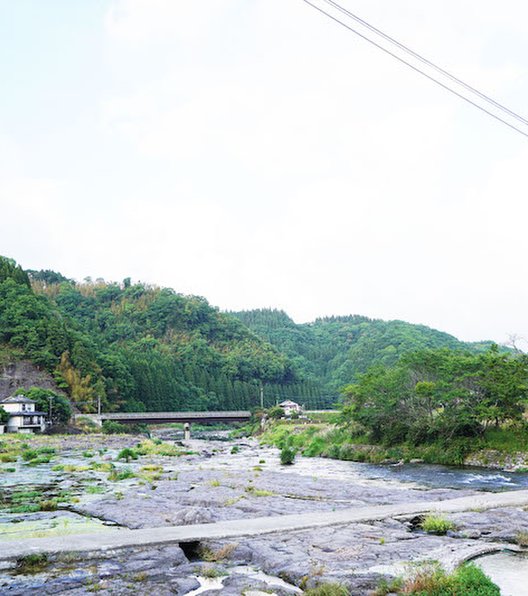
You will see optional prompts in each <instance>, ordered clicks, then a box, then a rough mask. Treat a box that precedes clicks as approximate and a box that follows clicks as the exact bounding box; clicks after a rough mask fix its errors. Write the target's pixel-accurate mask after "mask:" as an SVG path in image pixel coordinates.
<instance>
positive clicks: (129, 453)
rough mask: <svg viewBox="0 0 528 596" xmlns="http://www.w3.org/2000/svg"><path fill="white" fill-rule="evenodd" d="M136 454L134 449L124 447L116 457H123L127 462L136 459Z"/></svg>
mask: <svg viewBox="0 0 528 596" xmlns="http://www.w3.org/2000/svg"><path fill="white" fill-rule="evenodd" d="M137 458H138V454H137V453H136V452H135V451H134V449H130V448H128V447H125V449H121V451H120V452H119V454H118V456H117V459H124V460H126V462H127V463H128V462H129V461H130V460H131V459H137Z"/></svg>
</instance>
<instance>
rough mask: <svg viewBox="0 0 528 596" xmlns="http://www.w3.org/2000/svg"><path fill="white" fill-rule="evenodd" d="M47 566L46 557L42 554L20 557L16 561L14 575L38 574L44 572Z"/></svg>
mask: <svg viewBox="0 0 528 596" xmlns="http://www.w3.org/2000/svg"><path fill="white" fill-rule="evenodd" d="M47 566H48V555H46V554H44V553H42V554H34V555H26V556H25V557H20V558H19V559H17V562H16V567H15V570H16V573H19V574H21V575H31V574H34V573H40V572H41V571H44V569H46V567H47Z"/></svg>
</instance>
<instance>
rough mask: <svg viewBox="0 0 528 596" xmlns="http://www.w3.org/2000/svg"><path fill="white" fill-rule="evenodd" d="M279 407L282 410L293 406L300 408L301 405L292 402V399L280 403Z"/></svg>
mask: <svg viewBox="0 0 528 596" xmlns="http://www.w3.org/2000/svg"><path fill="white" fill-rule="evenodd" d="M279 406H280V407H281V408H286V407H292V406H297V407H299V404H298V403H296V402H294V401H292V400H291V399H287V400H285V401H283V402H282V403H280V404H279Z"/></svg>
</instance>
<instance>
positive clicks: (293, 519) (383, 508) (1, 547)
mask: <svg viewBox="0 0 528 596" xmlns="http://www.w3.org/2000/svg"><path fill="white" fill-rule="evenodd" d="M527 505H528V490H519V491H507V492H503V493H482V494H478V495H472V496H470V497H458V498H455V499H446V500H444V501H419V502H414V503H398V504H394V505H367V506H361V507H354V508H350V509H342V510H340V511H325V512H320V511H318V512H316V513H297V514H291V515H278V516H272V517H257V518H252V519H251V518H250V519H231V520H227V521H219V522H214V523H208V524H196V525H189V526H162V527H157V528H144V529H139V530H128V529H119V530H118V529H111V528H108V529H107V530H104V531H100V532H96V533H95V534H67V535H64V536H56V537H52V538H50V537H47V538H27V539H23V540H16V541H15V540H13V541H11V540H0V561H3V560H6V559H14V558H17V557H23V556H27V555H30V554H36V553H49V554H59V553H65V552H66V553H72V552H77V553H87V554H88V553H90V552H97V551H101V550H102V551H104V550H109V549H119V548H130V547H148V546H162V545H167V544H182V543H183V544H184V543H189V542H200V541H203V540H211V539H215V540H222V539H229V538H240V537H243V536H261V535H264V534H272V533H283V532H293V531H298V530H308V529H312V528H320V527H325V526H339V525H342V524H351V523H368V522H373V521H379V520H383V519H388V518H393V517H398V516H409V515H421V514H425V513H431V512H435V513H454V512H457V511H472V510H486V509H494V508H496V507H526V506H527ZM497 544H498V543H497ZM485 546H486V548H488V549H489V544H487V545H485ZM479 548H481V546H479V545H477V551H474V552H473V551H472V553H471V556H476V555H477V554H483V552H481V551H479V550H478V549H479ZM501 548H503V545H500V544H499V545H498V548H497V550H501Z"/></svg>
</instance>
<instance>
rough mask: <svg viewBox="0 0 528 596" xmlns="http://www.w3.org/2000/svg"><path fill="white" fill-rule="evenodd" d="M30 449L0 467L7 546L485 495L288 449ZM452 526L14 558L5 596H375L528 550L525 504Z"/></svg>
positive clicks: (403, 525)
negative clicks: (295, 456)
mask: <svg viewBox="0 0 528 596" xmlns="http://www.w3.org/2000/svg"><path fill="white" fill-rule="evenodd" d="M138 441H139V442H140V443H141V444H140V445H138ZM39 448H41V449H43V450H44V451H45V450H46V449H47V451H48V455H49V461H41V462H40V463H37V464H33V465H30V464H31V461H35V460H27V458H26V460H24V458H23V457H24V456H23V454H24V453H25V452H26V451H27V450H29V449H32V450H33V451H38V449H39ZM24 449H25V450H26V451H24ZM124 449H125V450H127V449H128V450H129V451H128V453H127V451H125V452H123V450H124ZM5 450H6V447H5V446H4V451H5ZM53 450H54V451H53ZM19 451H20V455H18V456H17V457H16V459H15V461H7V462H4V463H3V464H1V467H2V469H3V473H1V474H0V489H1V491H2V511H1V512H0V532H1V533H0V540H18V539H21V538H31V537H39V536H40V537H43V538H44V539H45V538H46V537H47V536H57V535H59V536H60V535H65V534H75V533H86V532H109V531H113V532H120V531H123V532H124V531H126V528H132V529H133V528H153V527H161V526H168V525H189V524H196V523H209V522H215V521H220V520H233V519H236V520H241V523H242V524H243V523H244V522H243V520H244V519H249V518H254V517H262V516H280V515H287V514H291V513H308V512H313V513H318V512H324V511H334V510H339V509H343V508H351V507H356V506H363V505H378V504H379V505H382V504H392V503H405V502H411V501H421V500H425V501H429V500H444V499H449V498H454V497H460V496H471V495H477V494H478V493H477V491H475V490H474V489H470V488H466V489H457V490H455V489H452V488H446V487H445V486H442V485H440V487H437V488H435V487H434V486H431V485H430V484H431V483H429V486H427V485H426V484H424V483H420V482H412V481H411V479H410V477H409V476H408V475H406V476H404V477H403V480H402V477H399V476H397V475H390V474H388V473H387V470H382V471H383V473H379V474H376V473H375V470H374V469H373V467H372V466H371V467H370V468H369V467H368V466H366V465H364V464H353V463H352V462H335V463H332V462H328V461H323V460H309V459H303V460H301V461H299V462H298V463H296V464H295V465H293V466H280V464H279V461H278V454H277V451H276V450H275V449H271V448H262V447H260V446H259V445H258V444H257V443H256V442H255V441H252V440H240V441H237V442H236V443H233V442H225V441H202V440H191V441H189V442H187V443H185V445H183V446H181V445H180V446H179V445H175V444H174V442H169V441H163V442H162V441H159V440H158V441H145V440H138V438H137V437H131V436H110V437H109V436H99V435H91V436H90V435H88V436H75V437H39V438H33V439H31V441H30V444H28V445H27V446H26V447H21V448H20V449H19ZM44 451H43V452H44ZM52 451H53V453H52ZM120 455H121V459H118V458H119V456H120ZM127 457H128V460H129V461H126V459H127ZM136 458H137V459H136ZM4 459H9V458H4ZM11 459H13V458H11ZM41 459H42V460H45V459H46V458H45V457H41ZM369 470H370V471H369ZM418 477H419V475H418ZM433 484H434V483H433ZM448 518H449V520H450V521H451V522H452V524H453V527H452V529H450V530H449V531H448V532H447V535H443V536H438V535H432V534H427V533H425V532H424V531H422V530H420V529H419V526H418V522H419V521H420V520H419V519H417V518H412V517H411V518H399V519H388V520H384V521H379V522H373V523H362V524H359V523H356V524H350V525H346V526H338V527H327V528H319V529H317V530H303V531H296V532H288V533H283V534H270V535H265V536H260V537H258V538H257V537H252V538H240V539H237V540H236V541H233V540H230V541H210V542H204V543H200V544H187V545H170V546H163V547H158V548H152V547H150V548H128V549H122V550H116V551H105V552H94V553H88V554H86V553H84V554H83V555H82V557H80V556H78V555H76V554H75V552H71V553H67V554H61V555H57V556H48V557H28V558H26V559H22V560H18V561H4V562H3V563H2V565H1V572H0V592H2V593H7V594H20V595H22V594H31V593H33V592H35V593H36V592H37V591H38V592H40V593H45V594H47V593H62V592H68V594H72V595H74V594H85V593H90V592H96V591H104V592H108V593H113V594H147V593H152V594H156V595H157V594H182V595H183V594H198V593H203V594H219V593H221V594H225V595H230V594H233V595H235V594H251V593H257V592H259V591H260V592H266V593H269V592H270V591H271V592H272V593H275V594H278V595H281V594H293V593H300V591H301V590H304V589H306V588H309V587H313V586H316V585H318V584H320V583H324V582H338V583H341V584H343V585H345V586H347V587H348V588H349V589H350V592H351V593H352V594H354V595H356V594H369V593H372V591H373V590H374V589H375V588H376V586H377V585H378V584H379V582H380V581H381V580H382V579H383V578H390V577H393V576H395V575H400V574H402V573H405V566H406V565H408V563H409V562H415V563H416V562H420V561H426V560H431V559H433V560H438V561H440V562H442V563H444V564H446V565H454V564H456V563H458V562H459V561H461V560H464V559H465V558H467V557H471V556H474V555H475V554H477V553H484V552H486V551H493V550H496V549H500V548H503V547H504V546H508V545H509V546H511V548H518V547H519V545H523V544H524V543H525V541H528V512H527V511H524V510H523V509H517V508H501V509H495V510H488V511H478V510H475V511H470V512H465V513H457V514H451V515H449V516H448ZM109 526H111V527H109ZM219 590H221V591H219Z"/></svg>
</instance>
